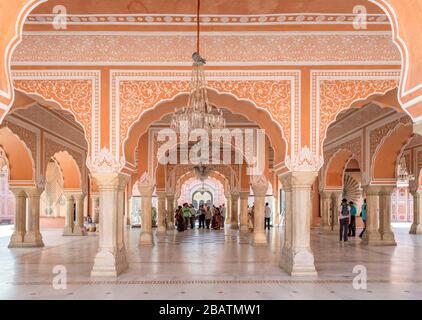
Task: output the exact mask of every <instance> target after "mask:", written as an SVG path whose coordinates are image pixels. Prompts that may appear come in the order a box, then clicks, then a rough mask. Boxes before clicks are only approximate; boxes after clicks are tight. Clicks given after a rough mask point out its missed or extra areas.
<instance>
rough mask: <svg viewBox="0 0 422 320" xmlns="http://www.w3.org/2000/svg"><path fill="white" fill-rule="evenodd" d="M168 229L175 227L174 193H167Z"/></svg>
mask: <svg viewBox="0 0 422 320" xmlns="http://www.w3.org/2000/svg"><path fill="white" fill-rule="evenodd" d="M166 199H167V229H168V230H173V229H174V209H175V205H174V194H172V193H167V197H166Z"/></svg>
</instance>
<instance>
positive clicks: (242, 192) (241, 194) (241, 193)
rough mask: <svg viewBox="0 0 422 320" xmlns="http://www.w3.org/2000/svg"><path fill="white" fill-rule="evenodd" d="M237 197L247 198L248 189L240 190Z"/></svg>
mask: <svg viewBox="0 0 422 320" xmlns="http://www.w3.org/2000/svg"><path fill="white" fill-rule="evenodd" d="M239 197H240V199H246V200H247V199H248V198H249V191H241V192H240V193H239Z"/></svg>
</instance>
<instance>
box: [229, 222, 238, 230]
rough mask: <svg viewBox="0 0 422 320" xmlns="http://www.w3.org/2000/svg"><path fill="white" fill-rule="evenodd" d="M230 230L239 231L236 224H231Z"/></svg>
mask: <svg viewBox="0 0 422 320" xmlns="http://www.w3.org/2000/svg"><path fill="white" fill-rule="evenodd" d="M230 229H232V230H239V225H238V224H233V223H232V224H231V225H230Z"/></svg>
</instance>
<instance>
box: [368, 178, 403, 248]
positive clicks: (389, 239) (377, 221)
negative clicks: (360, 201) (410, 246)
mask: <svg viewBox="0 0 422 320" xmlns="http://www.w3.org/2000/svg"><path fill="white" fill-rule="evenodd" d="M394 188H395V186H373V185H370V186H365V187H363V189H364V192H365V195H366V230H365V233H364V235H363V238H362V240H363V241H362V243H363V244H366V245H396V241H395V239H394V233H393V231H392V229H391V195H392V193H393V190H394Z"/></svg>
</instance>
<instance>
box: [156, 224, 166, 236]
mask: <svg viewBox="0 0 422 320" xmlns="http://www.w3.org/2000/svg"><path fill="white" fill-rule="evenodd" d="M165 233H166V227H165V226H158V227H157V234H161V235H164V234H165Z"/></svg>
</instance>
